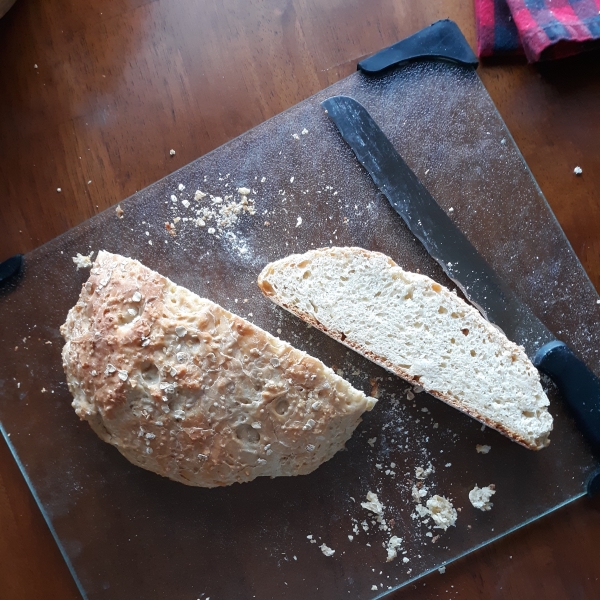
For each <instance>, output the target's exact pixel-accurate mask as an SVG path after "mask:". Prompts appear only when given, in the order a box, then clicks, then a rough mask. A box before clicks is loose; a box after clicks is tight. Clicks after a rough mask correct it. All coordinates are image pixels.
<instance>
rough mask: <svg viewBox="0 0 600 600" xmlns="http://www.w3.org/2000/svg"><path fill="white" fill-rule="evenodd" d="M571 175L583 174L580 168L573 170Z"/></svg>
mask: <svg viewBox="0 0 600 600" xmlns="http://www.w3.org/2000/svg"><path fill="white" fill-rule="evenodd" d="M573 173H575V175H581V174H582V173H583V169H582V168H581V167H575V168H574V169H573Z"/></svg>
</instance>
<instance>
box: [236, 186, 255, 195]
mask: <svg viewBox="0 0 600 600" xmlns="http://www.w3.org/2000/svg"><path fill="white" fill-rule="evenodd" d="M251 191H252V190H250V188H247V187H240V188H238V194H239V195H240V196H247V195H248V194H249V193H250V192H251Z"/></svg>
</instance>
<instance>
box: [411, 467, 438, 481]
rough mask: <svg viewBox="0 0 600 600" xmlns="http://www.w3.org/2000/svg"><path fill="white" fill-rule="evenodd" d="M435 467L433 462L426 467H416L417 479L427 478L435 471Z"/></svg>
mask: <svg viewBox="0 0 600 600" xmlns="http://www.w3.org/2000/svg"><path fill="white" fill-rule="evenodd" d="M433 471H434V469H433V466H432V465H431V463H429V465H428V466H427V467H426V468H423V467H416V468H415V477H416V478H417V479H421V480H423V479H427V478H428V477H429V476H430V475H431V474H432V473H433Z"/></svg>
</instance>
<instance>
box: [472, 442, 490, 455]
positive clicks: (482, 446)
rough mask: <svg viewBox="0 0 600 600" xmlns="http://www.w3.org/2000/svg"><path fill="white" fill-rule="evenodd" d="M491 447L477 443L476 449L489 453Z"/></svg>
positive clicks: (480, 452) (482, 452) (479, 451)
mask: <svg viewBox="0 0 600 600" xmlns="http://www.w3.org/2000/svg"><path fill="white" fill-rule="evenodd" d="M491 449H492V447H491V446H488V445H486V444H477V446H475V450H477V452H478V453H479V454H487V453H488V452H489V451H490V450H491Z"/></svg>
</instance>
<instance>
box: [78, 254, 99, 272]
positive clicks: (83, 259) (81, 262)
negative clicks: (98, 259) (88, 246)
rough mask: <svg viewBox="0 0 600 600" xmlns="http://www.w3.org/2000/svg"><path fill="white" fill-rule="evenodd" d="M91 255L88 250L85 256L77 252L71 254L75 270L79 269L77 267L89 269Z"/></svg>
mask: <svg viewBox="0 0 600 600" xmlns="http://www.w3.org/2000/svg"><path fill="white" fill-rule="evenodd" d="M93 255H94V253H93V252H90V253H89V254H88V255H87V256H84V255H83V254H79V252H78V253H77V256H73V262H74V263H75V266H76V267H77V270H78V271H79V269H89V268H90V267H91V266H92V256H93Z"/></svg>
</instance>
